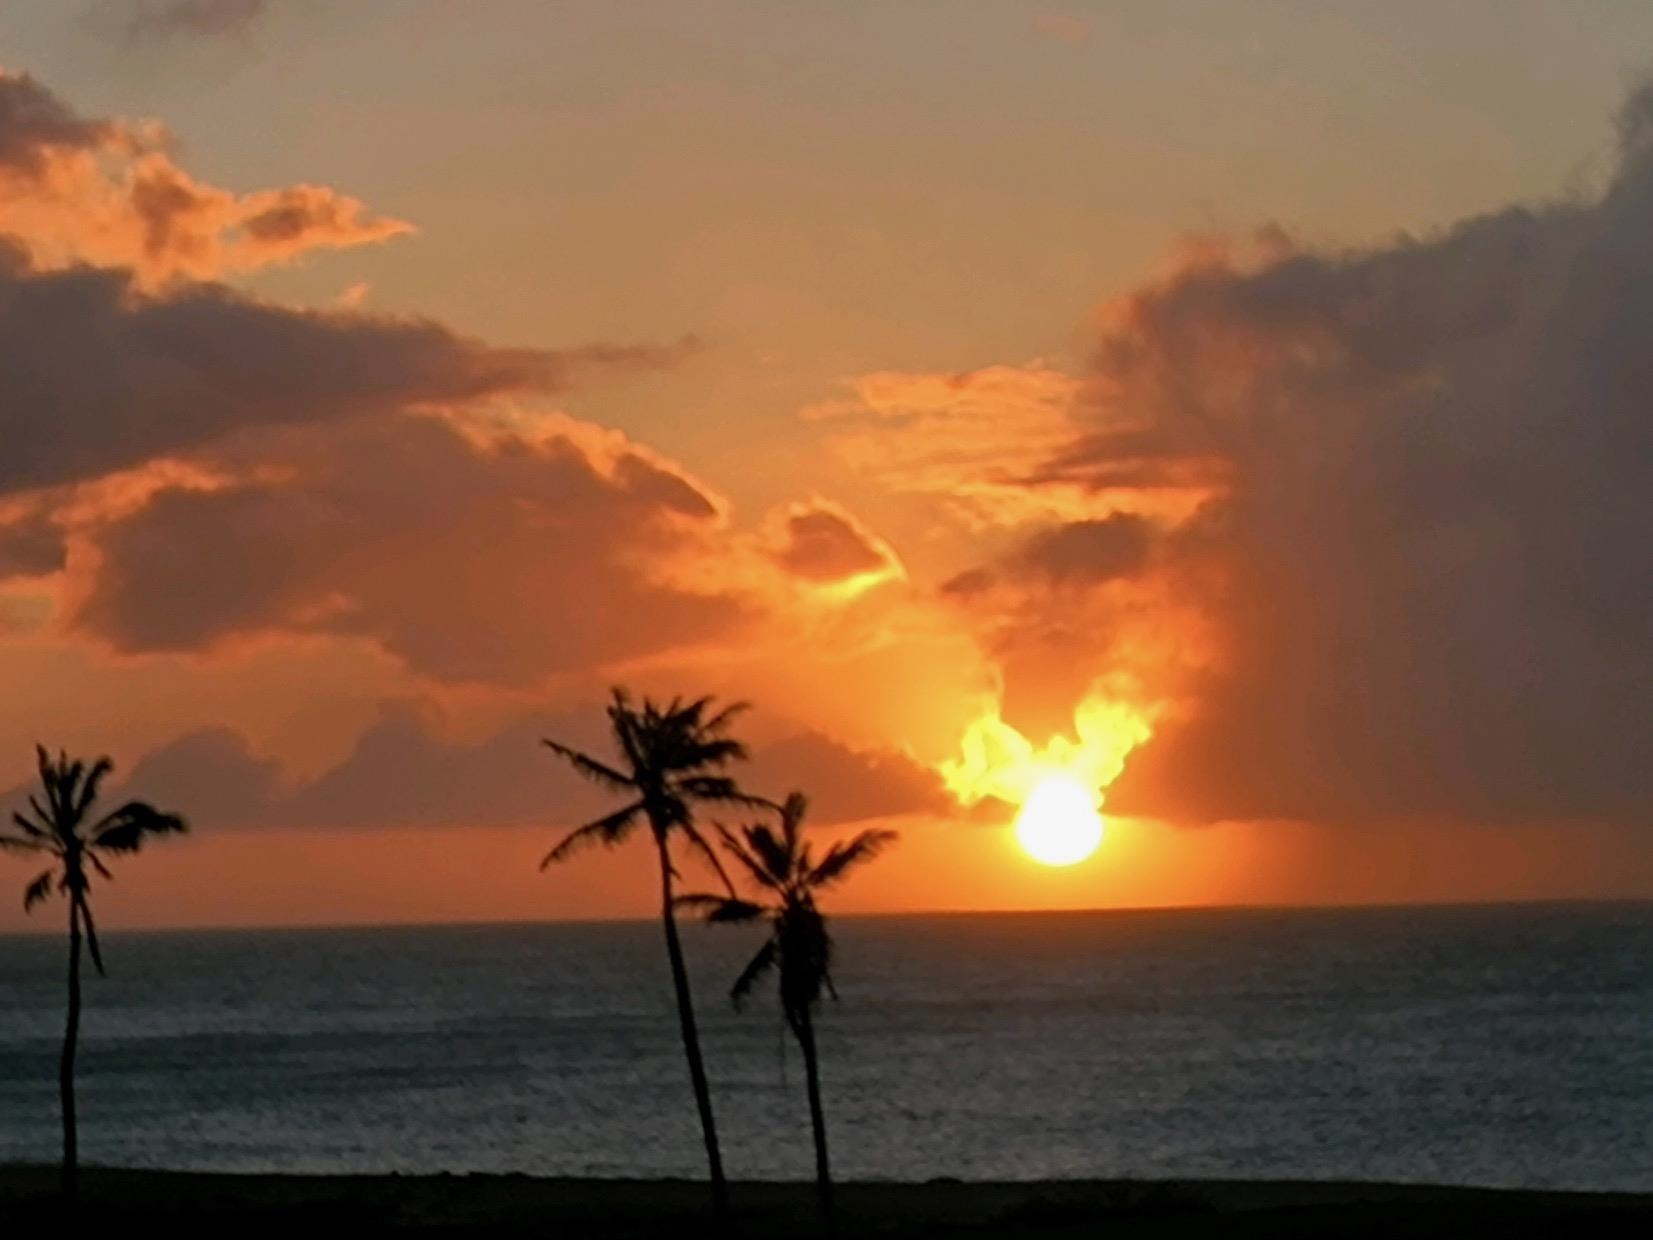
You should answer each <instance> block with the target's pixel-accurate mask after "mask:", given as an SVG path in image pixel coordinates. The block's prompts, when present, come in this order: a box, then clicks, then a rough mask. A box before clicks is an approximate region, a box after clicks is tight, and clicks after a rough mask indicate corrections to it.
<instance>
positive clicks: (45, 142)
mask: <svg viewBox="0 0 1653 1240" xmlns="http://www.w3.org/2000/svg"><path fill="white" fill-rule="evenodd" d="M172 145H173V144H172V140H171V137H170V135H169V134H168V133H167V132H166V130H165V129H164V128H163V127H161V126H159V125H157V124H155V123H153V122H133V121H126V120H87V119H85V118H82V117H80V116H79V115H77V114H76V113H75V112H74V111H73V109H71V108H70V107H69V106H68V105H67V104H65V103H64V102H63V101H62V100H60V99H58V98H57V97H56V96H55V95H53V94H52V93H51V92H50V91H49V90H47V89H46V87H44V86H42V85H41V84H40V83H39V82H37V81H36V80H35V79H34V78H32V77H29V76H28V75H26V74H14V73H8V72H6V71H4V70H0V233H7V234H10V235H11V236H12V237H13V238H14V239H15V240H16V242H17V243H18V244H20V245H21V246H22V247H23V248H24V250H25V251H26V252H27V253H28V255H29V258H30V261H31V263H32V264H33V265H34V266H35V267H36V268H41V269H50V268H60V267H66V266H69V265H72V264H75V263H94V264H98V265H100V266H112V267H125V268H129V269H130V270H131V271H132V272H133V273H134V276H135V278H136V279H137V281H138V282H139V283H140V284H141V285H142V286H144V287H145V288H150V289H154V288H158V287H161V286H163V285H165V284H167V283H168V282H169V281H173V280H176V279H179V278H189V279H195V280H207V279H218V278H221V277H224V276H227V275H232V274H235V273H238V272H247V271H255V270H257V269H259V268H261V267H267V266H270V265H272V264H277V263H284V262H289V261H291V260H293V259H295V258H297V257H299V256H301V255H303V254H306V253H309V252H311V251H315V250H323V249H347V248H350V247H354V246H361V245H372V244H376V243H378V242H382V241H387V240H390V239H391V238H394V237H399V236H403V235H406V234H407V233H410V232H412V231H413V226H412V225H411V224H409V223H407V222H406V221H404V220H398V219H394V218H391V217H388V216H378V215H374V214H373V213H371V212H370V211H368V210H367V208H366V207H365V206H364V205H363V204H362V203H361V202H360V201H358V200H357V199H355V198H351V197H349V196H348V195H344V194H341V193H339V192H338V191H336V190H333V189H330V188H328V187H326V186H319V185H299V186H291V187H287V188H283V189H273V190H262V191H258V192H255V193H251V194H236V193H234V192H232V191H229V190H224V189H219V188H217V187H216V186H212V185H207V184H205V183H203V182H200V181H197V180H195V179H194V178H193V177H191V176H190V175H189V174H188V173H187V172H185V171H184V170H183V169H182V168H181V167H179V166H178V164H177V163H176V162H175V161H174V159H173V156H172V153H171V147H172Z"/></svg>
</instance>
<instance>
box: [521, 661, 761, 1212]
mask: <svg viewBox="0 0 1653 1240" xmlns="http://www.w3.org/2000/svg"><path fill="white" fill-rule="evenodd" d="M745 709H746V706H745V704H744V703H736V704H735V705H733V706H728V707H725V708H724V709H722V710H719V711H717V712H715V713H713V711H712V699H711V698H696V699H694V700H693V701H689V702H685V701H683V700H682V699H680V698H673V699H672V700H671V702H669V703H668V704H666V705H665V706H660V705H657V704H656V703H655V702H653V701H651V700H649V699H647V698H645V699H644V700H643V704H642V706H640V707H639V706H634V705H633V704H632V701H631V698H630V697H629V696H628V695H627V693H626V692H625V690H623V689H616V690H614V696H613V699H612V701H610V703H609V706H608V720H609V726H610V729H611V731H612V732H613V735H614V744H615V748H616V750H617V751H618V753H619V757H620V762H619V765H618V766H610V765H608V764H607V763H604V762H601V761H599V760H598V759H596V758H593V757H591V756H589V755H588V754H583V753H580V752H579V751H578V750H575V749H571V748H569V747H568V746H567V745H563V744H560V743H558V742H557V741H553V740H547V741H546V742H545V744H546V745H547V746H549V747H550V749H551V750H552V752H554V753H556V754H557V756H558V757H560V758H563V759H564V760H566V761H567V762H568V764H569V765H570V766H572V767H573V768H574V769H575V770H576V771H578V772H579V773H580V774H581V775H584V776H585V777H586V778H587V779H589V780H591V781H592V782H593V783H595V784H597V785H598V786H599V787H602V788H606V789H608V790H609V791H611V792H617V793H620V794H622V795H623V796H624V797H625V798H626V803H625V804H624V805H623V806H622V807H621V808H619V809H617V810H615V811H614V812H613V813H612V814H608V815H606V816H604V817H602V818H599V819H597V820H596V821H595V822H590V823H587V824H586V825H585V826H583V827H581V828H579V830H577V831H573V832H571V833H570V834H569V835H568V836H567V837H566V838H565V839H564V840H563V841H562V842H561V843H560V844H558V845H557V846H556V847H555V848H553V849H552V850H551V851H550V852H549V853H547V854H546V857H545V860H544V861H542V862H541V863H540V869H542V870H543V869H545V868H546V867H547V866H549V865H550V864H551V863H552V862H555V861H562V860H563V859H564V858H566V857H568V856H569V855H570V854H572V853H574V852H576V851H578V850H579V849H580V848H582V847H584V846H585V845H587V844H601V845H603V846H605V847H613V846H614V845H616V844H620V843H622V842H624V841H625V840H626V839H627V838H628V837H629V836H630V835H631V833H632V830H633V828H635V827H636V826H637V824H638V823H640V822H644V823H647V824H648V827H649V834H650V835H651V836H652V837H653V839H654V848H655V854H656V856H657V858H658V860H659V864H660V916H661V921H662V924H663V925H664V927H665V932H666V956H667V958H668V959H669V960H670V962H671V970H672V987H673V989H674V991H675V993H676V996H677V1019H678V1024H679V1026H680V1031H681V1033H682V1037H683V1053H684V1055H685V1056H686V1057H687V1058H688V1061H689V1080H690V1083H691V1084H692V1085H693V1086H694V1098H695V1107H696V1108H697V1109H698V1110H699V1112H700V1131H701V1135H702V1137H703V1138H704V1139H705V1143H706V1163H707V1166H708V1168H709V1170H710V1173H711V1179H712V1199H713V1202H714V1204H715V1205H716V1207H717V1210H718V1212H719V1213H720V1214H721V1213H725V1212H727V1210H728V1205H729V1190H728V1185H727V1183H726V1182H725V1180H724V1177H723V1155H722V1152H721V1151H720V1150H719V1148H718V1140H717V1123H716V1121H715V1120H714V1119H713V1117H712V1095H711V1090H710V1088H709V1087H708V1086H707V1084H706V1066H705V1063H704V1062H703V1061H702V1059H701V1056H700V1035H699V1032H698V1031H697V1030H696V1028H695V1015H694V997H693V995H692V994H691V993H690V991H689V973H688V970H687V969H686V968H685V967H684V965H683V945H682V943H681V942H680V941H679V939H678V934H677V918H676V908H677V903H676V900H675V898H674V888H673V884H674V882H675V880H676V878H677V871H676V869H674V868H673V866H672V860H671V839H672V836H673V835H674V834H675V835H676V836H678V837H680V838H681V839H682V840H683V841H684V842H685V843H687V844H688V845H689V846H690V847H691V848H693V849H695V850H697V851H699V853H700V854H701V855H702V856H703V857H705V858H706V859H707V860H708V861H709V862H710V863H711V865H712V867H713V868H714V869H715V870H716V871H717V873H718V876H719V877H720V878H722V879H723V882H724V885H725V886H726V887H729V890H730V892H731V893H732V892H733V891H734V888H733V887H732V886H730V884H729V878H728V875H727V874H725V873H724V871H723V867H722V865H720V864H719V862H718V859H717V854H716V853H715V852H714V851H713V849H712V846H711V845H710V844H708V843H707V842H706V838H705V837H704V836H703V835H701V833H700V830H699V827H698V825H697V824H696V821H695V808H696V806H697V805H700V804H703V803H706V802H722V803H729V802H734V803H738V804H747V805H766V804H768V802H766V801H763V800H762V799H761V798H758V797H751V796H748V795H747V794H746V793H744V792H742V791H741V789H740V786H739V785H738V784H737V783H736V782H735V781H734V779H732V778H731V777H729V776H728V775H724V774H721V773H720V772H721V771H722V770H723V768H724V767H726V766H728V765H729V763H731V762H736V761H741V760H744V759H745V757H746V747H745V746H744V745H742V744H741V743H740V742H739V741H737V740H735V739H733V738H732V737H730V736H729V735H728V728H729V724H730V723H731V721H732V720H733V719H734V718H735V716H737V715H738V714H740V713H741V712H742V711H743V710H745Z"/></svg>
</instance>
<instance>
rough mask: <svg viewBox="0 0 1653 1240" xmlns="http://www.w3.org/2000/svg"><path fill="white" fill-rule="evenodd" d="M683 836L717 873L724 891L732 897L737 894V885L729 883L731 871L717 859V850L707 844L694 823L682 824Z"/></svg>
mask: <svg viewBox="0 0 1653 1240" xmlns="http://www.w3.org/2000/svg"><path fill="white" fill-rule="evenodd" d="M681 834H682V835H683V837H684V838H685V839H686V840H688V841H689V846H690V847H691V848H694V849H695V850H697V851H698V852H699V853H700V855H701V856H702V857H703V858H704V859H705V860H706V863H707V864H708V865H710V866H711V867H712V869H713V870H714V871H715V872H716V874H717V876H718V879H719V880H720V881H721V882H722V883H723V886H724V889H725V890H726V891H728V893H729V894H730V895H731V896H732V895H734V894H735V885H734V883H732V882H730V881H729V871H728V870H725V869H724V868H723V862H721V861H719V860H718V858H717V850H716V849H715V848H713V847H712V846H711V845H710V844H708V843H707V842H706V837H705V836H703V835H702V834H700V832H699V831H696V830H695V828H694V824H693V823H692V822H687V821H686V822H684V823H682V824H681Z"/></svg>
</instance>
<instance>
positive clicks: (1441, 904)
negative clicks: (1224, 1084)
mask: <svg viewBox="0 0 1653 1240" xmlns="http://www.w3.org/2000/svg"><path fill="white" fill-rule="evenodd" d="M1570 905H1592V906H1595V905H1653V895H1634V896H1629V895H1624V896H1601V895H1574V896H1565V895H1564V896H1533V897H1515V898H1505V897H1494V898H1486V899H1466V900H1404V899H1403V900H1370V901H1348V902H1344V903H1337V904H1291V903H1270V902H1266V901H1265V902H1258V903H1234V904H1131V905H1124V904H1121V905H1103V906H1097V905H1089V906H1074V907H1067V908H992V909H980V908H933V909H889V910H884V911H878V912H855V913H837V914H834V915H833V920H836V921H877V920H894V919H898V918H921V917H938V918H939V917H1062V916H1074V915H1077V914H1096V915H1105V914H1110V913H1112V914H1132V913H1339V912H1383V911H1401V910H1405V909H1495V908H1543V907H1550V908H1554V907H1564V906H1570ZM658 920H659V917H658V914H652V913H651V914H641V915H636V916H622V917H536V918H521V917H508V918H499V919H489V918H454V919H447V920H443V919H437V920H431V921H317V922H250V923H246V924H231V925H223V924H201V925H159V926H132V927H107V928H105V927H100V934H101V935H102V937H104V938H109V937H111V936H118V937H123V938H124V937H126V936H128V935H139V934H269V933H307V932H319V933H325V932H328V931H340V930H442V929H452V930H463V929H505V928H510V927H523V928H528V927H538V926H623V925H653V924H655V923H656V922H657V921H658ZM685 924H686V925H699V924H700V923H698V922H689V923H685ZM60 930H61V928H60V927H56V926H50V925H47V924H45V923H42V924H41V926H40V928H39V929H35V928H32V927H20V928H17V929H0V938H35V937H47V936H51V937H57V936H59V934H60Z"/></svg>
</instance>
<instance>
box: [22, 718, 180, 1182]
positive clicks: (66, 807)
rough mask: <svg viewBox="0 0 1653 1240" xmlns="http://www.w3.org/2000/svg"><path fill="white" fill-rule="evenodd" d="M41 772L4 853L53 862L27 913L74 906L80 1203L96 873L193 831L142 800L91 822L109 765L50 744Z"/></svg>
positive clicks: (70, 1059) (66, 1178) (29, 890)
mask: <svg viewBox="0 0 1653 1240" xmlns="http://www.w3.org/2000/svg"><path fill="white" fill-rule="evenodd" d="M35 755H36V759H37V762H38V765H39V768H40V789H41V791H40V795H37V796H30V797H29V808H28V810H27V812H24V813H16V814H13V815H12V823H13V824H14V827H15V830H14V831H11V832H6V833H0V851H5V852H13V853H22V854H25V855H26V854H31V853H38V854H41V855H42V856H44V857H46V858H47V859H48V860H49V862H50V864H49V865H48V866H47V867H46V869H44V870H42V871H41V872H40V873H39V874H37V875H36V876H35V878H34V880H33V881H32V882H30V883H29V885H28V886H27V887H25V888H24V889H23V909H24V911H25V912H27V911H30V910H32V909H33V908H34V906H35V905H37V904H40V903H42V902H43V901H45V900H46V899H48V898H49V897H50V896H51V894H52V893H53V892H54V891H56V892H57V893H58V894H59V895H62V896H64V897H65V898H67V900H68V901H69V1012H68V1018H67V1021H66V1023H65V1026H64V1030H63V1055H62V1058H61V1060H60V1062H59V1068H58V1093H59V1098H60V1100H61V1102H62V1108H63V1196H64V1199H65V1200H66V1201H68V1202H69V1203H70V1204H73V1203H74V1201H75V1197H76V1194H77V1192H78V1189H79V1176H80V1152H79V1131H78V1129H77V1127H76V1124H75V1051H76V1049H77V1046H78V1044H79V1041H80V952H81V942H82V937H83V936H84V941H85V944H86V948H87V950H88V951H89V952H90V953H91V956H92V963H93V964H94V965H95V966H97V970H98V973H99V974H100V975H102V974H103V971H104V969H103V953H102V951H100V950H99V948H98V932H97V926H96V924H95V923H94V922H93V921H92V901H91V890H92V879H91V873H89V871H91V872H95V873H96V874H97V875H98V876H99V877H101V878H111V879H112V878H113V877H114V876H113V875H112V874H110V873H109V868H108V866H106V865H105V864H104V859H105V858H114V857H118V856H122V855H124V854H127V853H135V852H137V851H138V850H139V849H141V848H142V847H143V845H144V842H145V841H146V840H148V839H149V838H150V837H151V836H156V835H174V834H178V833H181V832H183V831H186V830H188V827H187V825H186V824H185V822H184V820H183V819H182V818H180V817H178V815H176V814H163V813H162V812H161V811H160V810H158V809H156V808H155V807H154V806H152V805H149V804H147V803H146V802H143V801H128V802H126V803H125V804H124V805H121V806H119V807H117V808H116V809H114V810H112V811H110V812H109V813H107V814H104V815H103V816H102V817H97V818H94V817H93V816H92V807H93V804H94V803H95V802H96V801H97V799H98V789H99V786H100V785H101V784H102V783H103V780H104V777H105V776H107V775H108V774H109V772H110V771H112V770H114V764H113V763H112V762H110V760H109V759H108V758H99V759H98V760H97V761H96V762H94V763H92V765H91V766H90V767H88V766H87V765H86V764H85V763H84V762H80V761H78V760H77V761H74V762H71V761H69V756H68V755H67V754H65V753H59V754H58V756H57V757H56V758H55V759H54V758H53V757H52V756H51V755H50V754H49V753H47V752H46V747H45V746H44V745H36V746H35ZM42 797H44V803H42Z"/></svg>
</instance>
